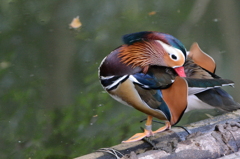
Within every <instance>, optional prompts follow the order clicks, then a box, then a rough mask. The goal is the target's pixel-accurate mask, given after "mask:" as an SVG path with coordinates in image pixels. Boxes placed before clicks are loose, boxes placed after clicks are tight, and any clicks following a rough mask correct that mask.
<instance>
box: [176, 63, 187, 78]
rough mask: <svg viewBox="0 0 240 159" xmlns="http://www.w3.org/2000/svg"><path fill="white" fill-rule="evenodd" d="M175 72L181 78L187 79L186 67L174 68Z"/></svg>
mask: <svg viewBox="0 0 240 159" xmlns="http://www.w3.org/2000/svg"><path fill="white" fill-rule="evenodd" d="M174 70H175V71H176V72H177V74H178V75H179V76H180V77H186V74H185V71H184V67H183V66H181V67H176V68H174Z"/></svg>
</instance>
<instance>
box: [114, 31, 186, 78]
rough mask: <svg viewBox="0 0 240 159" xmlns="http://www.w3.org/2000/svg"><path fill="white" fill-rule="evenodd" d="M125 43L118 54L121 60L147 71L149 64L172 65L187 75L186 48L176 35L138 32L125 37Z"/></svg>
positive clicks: (180, 73)
mask: <svg viewBox="0 0 240 159" xmlns="http://www.w3.org/2000/svg"><path fill="white" fill-rule="evenodd" d="M123 41H124V43H125V44H124V45H123V46H122V47H121V49H120V53H119V54H118V56H119V57H120V58H121V62H122V63H124V64H126V65H131V66H132V67H141V68H142V69H143V72H144V73H146V72H147V70H148V68H149V66H151V65H157V66H165V67H172V68H174V69H175V70H176V72H177V73H178V74H179V76H183V77H184V76H185V73H184V70H183V67H182V66H183V64H184V63H185V60H186V49H185V47H184V45H183V44H182V43H181V42H180V41H179V40H178V39H176V38H175V37H173V36H171V35H169V34H165V33H159V32H138V33H133V34H127V35H125V36H124V37H123Z"/></svg>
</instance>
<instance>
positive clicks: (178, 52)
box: [157, 40, 184, 61]
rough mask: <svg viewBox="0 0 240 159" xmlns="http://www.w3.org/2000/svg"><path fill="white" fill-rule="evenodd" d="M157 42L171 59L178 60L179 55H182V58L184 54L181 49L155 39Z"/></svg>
mask: <svg viewBox="0 0 240 159" xmlns="http://www.w3.org/2000/svg"><path fill="white" fill-rule="evenodd" d="M157 42H158V43H160V44H161V45H162V47H163V49H164V50H165V51H166V52H167V53H168V54H169V56H170V58H171V59H173V60H174V61H177V60H179V59H180V58H181V57H180V56H183V57H182V58H184V55H183V53H182V51H181V50H179V49H177V48H175V47H172V46H170V45H167V44H165V43H163V42H162V41H160V40H157Z"/></svg>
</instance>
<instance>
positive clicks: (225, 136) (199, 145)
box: [76, 110, 240, 159]
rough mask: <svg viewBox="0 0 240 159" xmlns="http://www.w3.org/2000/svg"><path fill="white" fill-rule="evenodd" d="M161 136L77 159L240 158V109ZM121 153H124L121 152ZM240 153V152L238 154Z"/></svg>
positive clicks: (166, 132)
mask: <svg viewBox="0 0 240 159" xmlns="http://www.w3.org/2000/svg"><path fill="white" fill-rule="evenodd" d="M186 128H187V129H189V130H190V132H191V134H190V135H188V134H187V132H186V131H183V129H180V128H173V129H172V130H168V131H165V132H163V133H159V134H157V135H156V136H154V137H152V138H150V140H151V141H150V142H151V143H149V142H146V141H145V142H144V141H139V142H134V143H127V144H119V145H116V146H114V147H112V148H107V149H104V150H102V151H104V152H95V153H91V154H88V155H85V156H82V157H78V158H76V159H95V158H98V159H115V158H119V159H120V158H122V159H155V158H156V159H160V158H161V159H175V158H179V159H186V158H192V159H195V158H196V159H201V158H202V159H204V158H220V157H221V158H224V156H226V155H230V154H231V155H234V154H235V156H236V155H237V156H238V155H239V152H238V151H239V148H240V110H238V111H235V112H232V113H227V114H224V115H221V116H217V117H214V118H212V119H207V120H203V121H199V122H197V123H193V124H190V125H187V126H186ZM119 152H120V153H121V154H120V153H119ZM236 152H237V153H236Z"/></svg>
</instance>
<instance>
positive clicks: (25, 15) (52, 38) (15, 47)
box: [0, 0, 240, 159]
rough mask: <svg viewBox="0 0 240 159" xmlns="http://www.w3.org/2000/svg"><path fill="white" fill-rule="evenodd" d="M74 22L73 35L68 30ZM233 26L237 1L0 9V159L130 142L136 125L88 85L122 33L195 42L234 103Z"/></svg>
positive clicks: (8, 5) (237, 30)
mask: <svg viewBox="0 0 240 159" xmlns="http://www.w3.org/2000/svg"><path fill="white" fill-rule="evenodd" d="M76 16H80V21H81V23H82V27H81V28H80V29H77V30H74V29H69V23H70V22H71V21H72V19H73V18H74V17H76ZM239 17H240V1H238V0H231V1H226V0H212V1H210V0H196V1H192V0H179V1H175V0H168V1H166V0H165V1H164V0H152V1H143V0H138V1H137V0H132V1H128V0H122V1H110V0H101V1H97V0H95V1H94V0H85V1H84V0H65V1H64V0H41V1H40V0H2V1H1V2H0V151H1V152H0V158H19V159H21V158H24V159H25V158H27V159H30V158H54V157H55V158H61V157H63V158H64V157H71V158H72V157H78V156H81V155H84V154H87V153H90V152H93V151H95V150H97V149H99V148H101V147H110V146H113V145H115V144H119V143H120V142H121V141H122V140H124V139H126V138H128V137H130V136H131V135H133V134H134V133H136V132H139V131H140V126H143V125H144V124H143V123H139V121H140V120H142V119H144V118H145V117H146V116H145V115H144V114H142V113H140V112H138V111H136V110H134V109H131V108H129V107H126V106H122V105H121V104H120V103H118V102H116V101H114V100H113V99H112V98H111V97H110V96H108V94H107V93H105V92H104V91H103V89H102V88H101V86H100V83H99V81H98V76H97V71H98V70H97V69H98V66H99V64H100V62H101V60H102V59H103V58H104V57H105V56H106V55H107V54H109V53H110V52H111V51H112V50H113V49H115V48H116V47H117V46H119V45H121V44H122V41H121V36H122V35H124V34H127V33H132V32H138V31H146V30H150V31H159V32H166V33H169V34H172V35H173V36H175V37H176V38H178V39H180V40H181V41H182V42H183V44H185V46H186V48H187V49H189V47H190V46H191V44H192V43H193V42H195V41H196V42H198V43H199V45H200V47H201V48H202V49H203V50H204V51H205V52H207V53H208V54H210V55H211V56H212V57H213V58H214V59H215V61H216V63H217V74H218V75H219V76H222V77H224V78H229V79H232V80H234V81H235V83H236V85H235V89H233V88H227V91H228V92H230V94H231V95H233V97H234V98H235V99H236V100H237V101H240V100H239V98H240V95H239V93H240V81H239V76H240V74H239V66H240V64H239V61H240V60H239V58H240V54H239V46H240V18H239ZM207 113H208V114H209V112H207ZM218 113H219V112H212V115H216V114H218ZM208 114H206V113H204V112H202V113H199V112H198V111H195V112H192V113H190V114H187V115H186V116H185V117H184V119H183V120H182V121H181V123H180V124H186V123H191V122H194V121H197V120H201V119H203V118H207V117H208ZM159 126H160V125H156V127H159Z"/></svg>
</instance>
